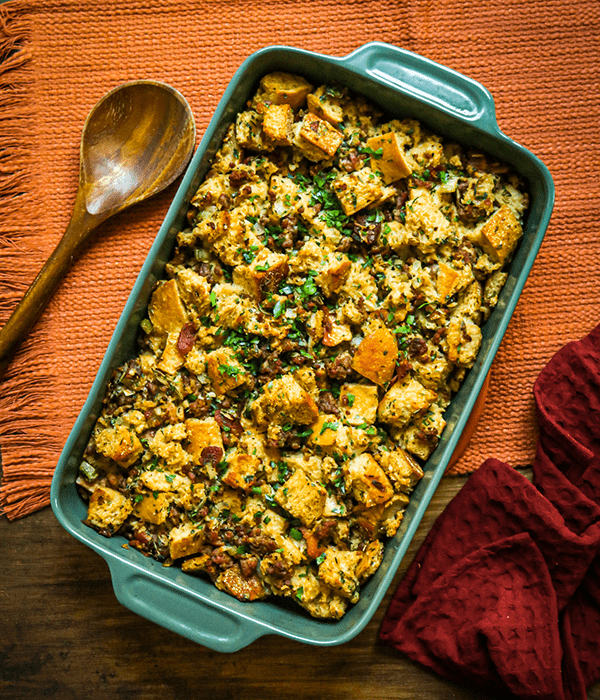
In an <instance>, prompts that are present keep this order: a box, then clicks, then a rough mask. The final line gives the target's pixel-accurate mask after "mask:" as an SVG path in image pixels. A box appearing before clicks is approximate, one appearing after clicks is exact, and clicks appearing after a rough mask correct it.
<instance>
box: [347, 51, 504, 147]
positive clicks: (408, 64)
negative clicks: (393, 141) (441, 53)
mask: <svg viewBox="0 0 600 700" xmlns="http://www.w3.org/2000/svg"><path fill="white" fill-rule="evenodd" d="M341 61H342V63H344V64H346V65H348V66H349V67H353V68H355V69H359V70H360V71H364V72H366V73H367V74H368V75H369V76H370V77H371V78H373V79H374V80H376V81H378V82H384V83H387V84H388V85H392V86H393V87H395V88H396V89H400V90H401V91H402V92H404V93H409V94H410V95H413V96H414V97H415V98H417V99H419V100H426V101H427V102H428V103H429V104H432V105H434V106H435V107H437V108H438V109H441V110H443V111H444V112H446V113H448V114H450V115H452V116H453V117H459V118H461V119H466V120H468V121H471V122H473V123H476V124H477V126H479V128H481V129H483V130H484V131H487V132H488V133H496V134H497V133H499V132H500V130H499V128H498V124H497V122H496V108H495V106H494V98H493V97H492V95H491V94H490V92H489V91H488V90H486V88H484V87H483V85H481V83H478V82H477V81H475V80H471V78H467V77H466V76H464V75H461V74H460V73H457V72H456V71H453V70H452V69H451V68H446V67H445V66H442V65H441V64H439V63H435V62H434V61H430V60H429V59H427V58H425V57H423V56H419V55H417V54H414V53H412V52H411V51H406V50H405V49H401V48H399V47H397V46H392V45H391V44H385V43H383V42H371V43H369V44H365V45H364V46H361V47H360V48H358V49H356V51H353V52H352V53H351V54H348V55H347V56H345V57H344V58H343V59H341Z"/></svg>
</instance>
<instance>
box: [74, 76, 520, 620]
mask: <svg viewBox="0 0 600 700" xmlns="http://www.w3.org/2000/svg"><path fill="white" fill-rule="evenodd" d="M232 116H233V115H232ZM487 163H488V161H487V160H486V158H485V157H484V156H483V154H474V153H473V152H471V151H467V150H465V149H464V148H463V147H462V146H460V145H459V144H456V143H448V142H446V141H445V140H444V139H442V137H440V136H438V135H436V134H432V133H431V132H430V131H428V130H427V129H426V128H424V127H422V125H421V124H420V123H419V122H418V121H417V120H415V119H410V118H404V119H397V118H393V115H385V114H383V113H382V111H381V110H380V109H378V108H376V107H375V106H374V105H373V104H372V103H370V102H369V101H368V100H367V99H365V98H364V97H362V96H361V95H356V94H353V93H352V92H351V91H350V90H349V89H347V88H346V87H345V86H342V85H338V84H336V83H334V82H329V83H327V84H320V85H313V84H312V82H309V81H308V80H307V79H306V78H304V77H302V76H299V75H293V74H291V73H288V72H284V71H276V72H272V73H269V74H267V75H264V76H263V77H262V79H261V81H260V85H259V86H258V88H257V90H256V91H255V93H254V94H253V95H252V96H250V99H248V100H247V101H246V102H245V103H244V106H243V108H242V110H241V111H240V112H239V114H237V115H235V118H232V123H231V124H230V125H229V127H227V128H226V130H225V135H224V138H223V142H222V144H221V145H220V147H219V148H218V150H217V152H216V153H215V154H214V156H212V157H211V162H210V163H208V162H207V163H205V166H206V168H205V172H206V175H205V176H204V179H203V181H202V182H201V183H199V184H198V187H197V189H196V192H195V193H193V194H192V196H191V200H190V206H189V210H188V212H187V218H186V222H185V224H184V226H183V227H182V230H180V231H178V232H176V233H175V232H174V238H175V241H174V243H175V248H174V251H173V255H172V258H171V260H170V261H168V262H167V264H166V267H165V275H164V277H165V278H164V279H161V280H159V281H158V282H157V283H156V285H155V287H154V288H153V289H152V290H150V291H151V295H150V300H149V304H148V313H147V317H146V318H144V319H143V320H142V321H141V323H140V330H139V334H138V340H139V350H138V351H135V350H132V356H131V357H130V358H129V359H127V360H126V361H124V363H123V364H122V365H121V366H120V367H118V368H117V369H116V370H115V372H114V374H113V376H112V377H111V378H110V381H109V383H108V386H107V389H106V395H105V397H104V402H103V404H102V407H101V410H100V415H99V416H98V419H97V421H96V423H95V425H94V428H93V431H92V435H91V438H90V440H89V442H88V445H87V447H86V450H85V453H84V458H83V459H82V463H81V464H80V467H79V470H78V474H77V477H76V487H77V489H78V492H79V493H80V495H81V497H82V499H83V500H84V501H85V502H86V503H87V509H88V514H87V518H86V519H85V520H84V522H85V523H86V525H88V526H89V527H91V528H94V529H95V530H97V531H98V533H100V535H102V536H106V537H110V536H119V537H123V538H124V539H125V540H126V541H128V542H129V545H128V546H129V547H131V548H134V549H137V550H138V551H139V552H140V553H141V554H143V555H145V556H149V557H153V558H154V559H156V560H157V561H159V562H162V563H163V564H165V565H166V566H176V567H180V569H181V571H182V572H184V573H183V574H182V575H183V576H186V575H193V576H198V577H202V578H204V579H208V580H210V581H211V582H212V583H213V584H214V585H215V586H216V587H217V588H218V589H219V590H220V591H222V592H223V594H227V595H230V596H233V597H235V598H236V599H238V600H240V601H244V602H248V604H252V601H257V600H263V599H266V598H268V597H270V596H283V597H286V598H288V599H289V600H290V601H291V602H294V603H296V604H297V605H299V606H300V607H301V608H302V609H303V611H305V612H306V614H307V615H311V616H313V617H316V618H325V619H332V620H339V619H340V618H341V617H342V616H343V615H344V614H345V612H346V611H347V610H348V608H349V607H350V606H352V605H354V604H355V603H356V602H357V601H358V600H359V598H360V595H361V589H362V586H363V584H365V582H366V581H367V580H368V579H369V577H371V576H372V575H373V574H374V573H375V572H376V571H377V569H378V567H380V565H381V564H382V562H383V559H384V556H385V555H384V552H385V551H386V550H385V542H386V540H387V539H388V538H391V537H394V536H395V535H396V532H397V531H398V528H399V527H400V525H401V523H402V521H403V518H404V513H405V511H406V508H407V505H408V503H409V499H410V497H411V494H412V493H413V491H414V489H415V488H416V487H417V485H418V483H419V481H420V480H421V479H422V478H423V475H424V471H425V463H426V461H427V460H428V459H429V457H430V455H431V453H432V452H433V451H434V450H435V449H436V446H437V445H438V442H439V441H440V438H441V437H442V433H443V430H444V428H445V419H444V413H445V410H446V408H447V407H448V405H449V403H450V401H451V400H452V396H453V394H454V393H455V392H456V391H458V389H459V387H460V384H461V381H462V380H463V379H464V376H465V374H466V372H467V371H468V369H469V368H470V367H472V366H473V364H474V363H475V361H476V358H477V354H478V352H479V349H480V346H481V342H482V330H481V324H482V323H484V322H485V321H486V319H487V318H488V317H489V316H490V314H491V313H492V310H493V308H494V306H495V305H496V304H497V303H498V299H499V296H500V294H501V290H502V288H503V286H504V284H505V282H506V281H507V280H508V279H509V277H508V272H509V271H508V270H507V264H508V263H510V260H511V257H512V255H513V254H514V252H515V250H516V247H517V246H518V244H519V240H520V238H521V236H522V233H523V229H522V220H523V217H524V215H525V213H526V210H527V206H528V197H527V193H526V192H525V191H524V189H523V185H522V183H521V182H520V181H519V179H518V176H517V175H516V174H514V173H513V172H511V171H510V169H509V168H504V167H500V168H496V167H495V166H494V167H491V166H488V164H487ZM203 167H204V166H203ZM203 172H204V171H203ZM392 549H393V546H392ZM134 556H135V555H134ZM217 595H221V594H217Z"/></svg>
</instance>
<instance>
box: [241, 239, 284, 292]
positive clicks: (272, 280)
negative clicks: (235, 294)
mask: <svg viewBox="0 0 600 700" xmlns="http://www.w3.org/2000/svg"><path fill="white" fill-rule="evenodd" d="M289 269H290V268H289V265H288V257H287V255H282V254H280V253H272V252H271V251H269V250H267V249H266V248H263V249H262V250H261V251H259V253H258V254H257V256H256V257H255V258H254V260H253V261H252V262H251V263H250V265H238V266H237V267H236V268H235V269H234V271H233V282H234V284H238V285H239V286H240V287H242V288H243V289H244V290H245V291H246V292H247V293H248V294H249V295H250V296H252V297H254V299H256V300H257V301H262V298H263V296H264V294H265V293H266V292H275V291H276V290H277V288H278V287H279V285H280V284H281V282H282V281H283V280H284V279H285V278H286V277H287V276H288V273H289Z"/></svg>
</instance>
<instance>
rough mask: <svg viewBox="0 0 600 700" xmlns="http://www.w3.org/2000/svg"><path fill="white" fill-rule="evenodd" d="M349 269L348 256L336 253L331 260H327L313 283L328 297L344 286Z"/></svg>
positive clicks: (350, 264)
mask: <svg viewBox="0 0 600 700" xmlns="http://www.w3.org/2000/svg"><path fill="white" fill-rule="evenodd" d="M351 268H352V263H351V262H350V260H349V259H348V256H346V255H344V254H343V253H336V254H335V255H334V256H332V259H327V261H326V262H325V265H324V267H323V268H322V269H321V270H320V271H319V274H318V275H316V277H315V282H316V283H317V284H318V285H319V287H321V289H322V290H323V293H324V294H325V296H326V297H328V296H330V295H331V294H333V293H334V292H337V291H338V289H339V288H340V287H341V286H342V285H343V284H344V282H345V281H346V279H347V278H348V275H349V274H350V270H351Z"/></svg>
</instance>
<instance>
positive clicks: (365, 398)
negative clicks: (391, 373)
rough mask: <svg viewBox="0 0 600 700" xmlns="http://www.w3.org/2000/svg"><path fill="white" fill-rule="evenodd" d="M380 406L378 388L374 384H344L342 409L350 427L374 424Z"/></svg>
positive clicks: (341, 391)
mask: <svg viewBox="0 0 600 700" xmlns="http://www.w3.org/2000/svg"><path fill="white" fill-rule="evenodd" d="M378 405H379V398H378V396H377V387H376V386H373V385H372V384H344V385H343V386H342V387H341V389H340V408H341V410H342V414H343V416H344V418H345V419H346V421H347V422H348V423H350V425H363V424H365V423H368V424H371V423H374V422H375V419H376V418H377V406H378Z"/></svg>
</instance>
